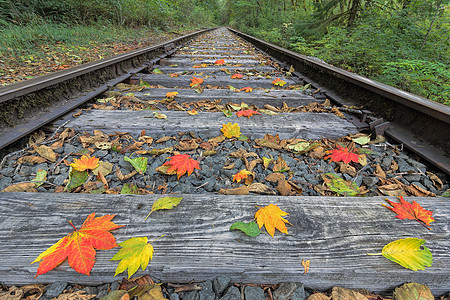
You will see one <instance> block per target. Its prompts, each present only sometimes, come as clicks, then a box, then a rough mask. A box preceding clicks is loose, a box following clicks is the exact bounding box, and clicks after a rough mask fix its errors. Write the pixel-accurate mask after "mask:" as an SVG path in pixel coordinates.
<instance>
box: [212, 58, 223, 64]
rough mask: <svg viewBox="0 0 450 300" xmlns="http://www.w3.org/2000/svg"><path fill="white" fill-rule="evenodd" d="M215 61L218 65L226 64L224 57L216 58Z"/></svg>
mask: <svg viewBox="0 0 450 300" xmlns="http://www.w3.org/2000/svg"><path fill="white" fill-rule="evenodd" d="M214 63H215V64H216V65H224V64H225V61H224V60H223V59H219V60H216V61H215V62H214Z"/></svg>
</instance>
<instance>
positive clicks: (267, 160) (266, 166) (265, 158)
mask: <svg viewBox="0 0 450 300" xmlns="http://www.w3.org/2000/svg"><path fill="white" fill-rule="evenodd" d="M262 160H263V165H264V170H267V168H268V167H269V164H270V163H271V162H272V161H273V158H267V157H263V158H262Z"/></svg>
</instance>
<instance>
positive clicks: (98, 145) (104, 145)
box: [94, 142, 112, 150]
mask: <svg viewBox="0 0 450 300" xmlns="http://www.w3.org/2000/svg"><path fill="white" fill-rule="evenodd" d="M94 145H95V147H96V148H97V149H100V150H109V149H111V147H112V143H111V142H95V143H94Z"/></svg>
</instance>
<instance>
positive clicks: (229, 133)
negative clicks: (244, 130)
mask: <svg viewBox="0 0 450 300" xmlns="http://www.w3.org/2000/svg"><path fill="white" fill-rule="evenodd" d="M220 131H222V133H223V135H224V136H225V137H226V138H228V139H231V138H232V137H239V136H240V135H241V128H240V127H239V124H238V123H233V124H231V122H229V123H227V124H223V125H222V129H220Z"/></svg>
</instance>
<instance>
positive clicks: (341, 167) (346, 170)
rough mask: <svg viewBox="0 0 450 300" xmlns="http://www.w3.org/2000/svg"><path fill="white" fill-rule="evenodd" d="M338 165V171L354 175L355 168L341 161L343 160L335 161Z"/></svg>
mask: <svg viewBox="0 0 450 300" xmlns="http://www.w3.org/2000/svg"><path fill="white" fill-rule="evenodd" d="M337 164H338V165H339V171H340V172H341V173H346V174H349V175H350V176H353V177H355V176H356V173H357V172H356V169H355V167H353V166H350V165H349V164H346V163H343V162H338V163H337Z"/></svg>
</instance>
